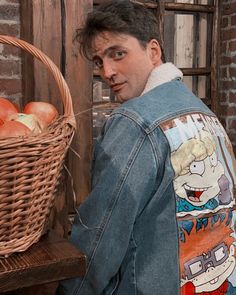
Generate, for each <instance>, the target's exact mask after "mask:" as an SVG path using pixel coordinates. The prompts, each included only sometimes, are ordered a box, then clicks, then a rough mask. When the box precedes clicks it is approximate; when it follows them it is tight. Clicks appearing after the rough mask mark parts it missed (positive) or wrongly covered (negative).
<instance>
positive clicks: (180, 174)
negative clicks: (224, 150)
mask: <svg viewBox="0 0 236 295" xmlns="http://www.w3.org/2000/svg"><path fill="white" fill-rule="evenodd" d="M180 159H181V161H180ZM171 161H172V165H173V168H174V170H175V174H176V178H175V180H174V188H175V191H176V194H177V212H190V211H193V210H203V209H209V210H214V209H215V208H216V207H218V206H219V205H228V204H230V203H231V202H232V200H233V196H232V194H231V192H230V188H229V180H228V178H227V176H226V175H225V170H224V167H223V165H222V163H221V162H220V161H219V159H218V156H217V150H216V145H215V143H214V140H213V138H212V136H211V134H210V133H209V132H207V131H204V130H203V131H201V132H200V133H199V136H198V138H190V139H188V140H187V141H186V142H184V143H183V144H181V145H180V147H179V148H178V149H177V150H176V151H174V152H173V153H172V156H171Z"/></svg>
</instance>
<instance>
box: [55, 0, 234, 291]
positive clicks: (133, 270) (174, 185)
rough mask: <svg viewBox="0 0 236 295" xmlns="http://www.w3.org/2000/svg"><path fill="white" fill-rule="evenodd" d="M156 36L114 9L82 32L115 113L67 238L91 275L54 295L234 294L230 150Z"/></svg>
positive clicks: (114, 5) (131, 14)
mask: <svg viewBox="0 0 236 295" xmlns="http://www.w3.org/2000/svg"><path fill="white" fill-rule="evenodd" d="M158 28H159V25H158V23H157V20H156V18H155V16H154V15H153V14H152V12H150V11H149V10H147V9H145V8H144V7H143V6H141V5H138V4H134V3H131V2H129V1H113V2H109V3H108V4H105V5H103V6H102V7H100V8H98V9H97V10H95V11H94V12H93V13H91V14H90V15H89V16H88V18H87V21H86V23H85V26H84V28H83V29H82V30H81V32H80V34H79V40H80V44H81V51H82V52H83V54H84V55H85V56H86V57H88V58H89V59H92V60H93V62H94V64H95V66H96V67H97V69H98V71H99V73H100V75H101V77H102V78H103V79H104V81H105V82H106V83H107V84H108V85H109V86H110V87H111V89H112V90H113V92H114V94H115V96H116V99H117V100H118V101H119V102H121V103H122V104H121V106H119V107H118V108H117V109H115V110H114V111H113V113H112V114H111V116H110V117H109V118H108V120H107V122H106V124H105V125H104V128H103V130H102V133H101V136H100V137H99V139H98V143H97V145H96V148H95V154H94V163H93V174H92V180H93V182H92V186H93V187H92V192H91V194H90V195H89V196H88V198H87V199H86V200H85V202H84V203H83V204H82V205H81V206H80V207H79V209H78V212H77V215H76V218H75V222H74V225H73V229H72V234H71V242H72V243H73V244H75V245H76V246H78V248H80V249H81V250H82V251H83V252H84V253H85V254H86V255H87V259H88V261H87V271H86V274H85V276H84V278H76V279H72V280H67V281H64V282H62V283H61V285H60V288H59V289H58V294H70V295H72V294H73V295H78V294H81V295H95V294H119V295H133V294H136V295H138V294H146V295H159V294H161V295H162V294H165V295H177V294H188V295H190V294H236V293H234V292H235V291H234V290H235V285H236V276H235V274H236V270H235V265H236V263H235V261H236V259H235V249H234V243H235V239H234V220H235V212H234V210H233V206H234V205H235V195H234V190H235V171H234V168H235V166H234V165H235V163H234V156H233V152H232V147H231V144H230V142H229V139H228V137H227V135H226V133H225V131H224V129H223V128H222V126H221V124H220V122H219V121H218V119H217V118H216V116H215V115H214V114H213V113H212V112H211V111H210V110H209V109H208V108H207V107H206V106H205V105H204V104H203V103H202V102H201V100H200V99H198V98H196V97H195V96H194V95H193V93H191V92H190V91H189V90H188V88H187V87H186V86H185V85H184V84H183V83H182V81H181V79H182V72H181V71H180V70H178V69H177V68H176V67H175V66H174V65H173V64H171V63H165V60H164V56H163V51H162V48H161V43H160V36H159V31H158Z"/></svg>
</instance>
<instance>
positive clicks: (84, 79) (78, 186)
mask: <svg viewBox="0 0 236 295" xmlns="http://www.w3.org/2000/svg"><path fill="white" fill-rule="evenodd" d="M63 2H64V7H65V23H66V32H65V45H64V46H65V52H66V62H65V63H66V67H65V78H66V81H67V83H68V85H69V88H70V90H71V96H72V99H73V105H74V112H75V115H76V120H77V127H78V129H77V131H76V134H75V136H74V139H73V142H72V146H71V149H70V152H69V158H68V162H67V164H68V169H69V171H70V173H71V176H69V179H68V185H67V194H68V196H69V198H68V201H69V204H68V205H69V211H73V206H74V205H79V204H80V203H81V202H82V201H83V200H84V199H85V198H86V196H87V195H88V193H89V192H90V186H91V183H90V180H91V174H90V168H91V161H92V148H93V147H92V127H93V124H92V63H89V62H88V61H87V60H85V59H84V58H82V57H81V55H80V54H79V50H78V42H77V41H76V30H77V29H78V28H79V27H81V25H82V24H83V22H84V20H85V17H86V16H87V13H88V12H89V11H90V10H91V9H92V7H93V1H92V0H70V1H66V0H64V1H63ZM70 180H71V181H70ZM72 182H73V187H72Z"/></svg>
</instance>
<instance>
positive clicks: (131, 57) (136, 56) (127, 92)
mask: <svg viewBox="0 0 236 295" xmlns="http://www.w3.org/2000/svg"><path fill="white" fill-rule="evenodd" d="M92 47H93V51H92V52H93V61H94V64H95V66H96V67H97V69H98V71H99V74H100V76H101V77H102V79H103V80H104V81H105V82H106V83H107V84H108V85H109V86H110V87H111V89H112V91H113V92H114V94H115V95H116V98H117V100H118V101H119V102H124V101H126V100H129V99H130V98H133V97H137V96H140V95H141V93H142V92H143V90H144V87H145V85H146V82H147V79H148V76H149V74H150V72H151V71H152V70H153V68H154V67H155V66H156V65H158V63H159V64H160V63H161V55H160V52H157V51H158V50H160V47H159V44H158V42H157V41H156V40H152V41H150V42H149V43H148V44H147V47H146V48H143V47H142V46H141V45H140V43H139V41H138V40H137V39H136V38H134V37H132V36H130V35H126V34H115V33H111V32H103V33H100V34H99V35H98V36H97V37H95V39H94V42H93V46H92ZM157 53H159V55H160V56H159V57H157Z"/></svg>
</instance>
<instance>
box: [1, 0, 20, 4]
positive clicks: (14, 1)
mask: <svg viewBox="0 0 236 295" xmlns="http://www.w3.org/2000/svg"><path fill="white" fill-rule="evenodd" d="M5 1H6V2H9V4H14V3H15V4H20V0H5Z"/></svg>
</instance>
